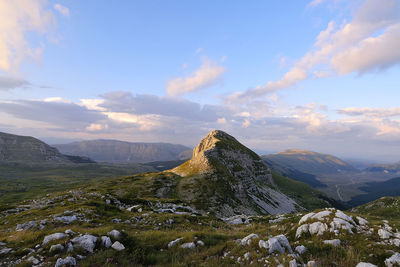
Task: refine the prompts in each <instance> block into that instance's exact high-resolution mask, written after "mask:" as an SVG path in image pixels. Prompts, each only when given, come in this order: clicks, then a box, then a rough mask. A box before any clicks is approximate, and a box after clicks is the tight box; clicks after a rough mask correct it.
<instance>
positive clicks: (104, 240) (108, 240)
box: [101, 236, 112, 248]
mask: <svg viewBox="0 0 400 267" xmlns="http://www.w3.org/2000/svg"><path fill="white" fill-rule="evenodd" d="M101 244H102V245H103V246H104V247H105V248H109V247H111V245H112V242H111V238H109V237H108V236H102V237H101Z"/></svg>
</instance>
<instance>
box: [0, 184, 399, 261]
mask: <svg viewBox="0 0 400 267" xmlns="http://www.w3.org/2000/svg"><path fill="white" fill-rule="evenodd" d="M397 228H399V221H398V220H390V221H387V220H385V218H384V217H378V216H376V217H374V216H372V215H370V214H369V215H367V216H364V215H363V214H357V213H349V212H342V211H339V210H336V209H333V208H328V209H320V210H316V211H314V212H311V213H307V212H305V213H298V214H283V215H275V216H261V217H258V216H255V217H247V216H235V217H231V218H216V217H214V216H212V215H207V214H199V213H198V212H197V211H196V210H194V209H193V208H191V207H189V206H187V205H185V204H184V203H178V202H175V203H173V202H171V201H168V200H162V199H161V200H160V199H135V200H132V201H129V203H124V202H123V201H121V200H119V199H118V197H117V196H116V195H110V194H108V193H106V192H104V191H96V190H93V189H91V188H82V189H79V190H71V191H67V192H64V193H57V194H52V195H48V196H46V197H44V198H41V199H36V200H34V201H26V202H23V203H21V204H20V205H17V206H7V207H2V211H1V213H0V266H13V265H16V266H74V265H76V266H149V265H161V266H188V265H190V266H232V265H241V266H291V267H292V266H359V267H362V266H370V267H371V266H400V265H399V264H400V254H399V252H400V248H399V246H400V232H398V230H397ZM362 263H364V264H362ZM368 264H372V265H368ZM396 264H398V265H396Z"/></svg>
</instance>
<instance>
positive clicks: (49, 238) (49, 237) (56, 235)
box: [42, 233, 68, 245]
mask: <svg viewBox="0 0 400 267" xmlns="http://www.w3.org/2000/svg"><path fill="white" fill-rule="evenodd" d="M67 236H68V235H66V234H64V233H54V234H51V235H47V236H45V237H44V239H43V243H42V245H46V244H47V243H49V242H50V241H53V240H59V239H63V238H66V237H67Z"/></svg>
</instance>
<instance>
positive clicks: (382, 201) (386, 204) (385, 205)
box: [351, 196, 400, 220]
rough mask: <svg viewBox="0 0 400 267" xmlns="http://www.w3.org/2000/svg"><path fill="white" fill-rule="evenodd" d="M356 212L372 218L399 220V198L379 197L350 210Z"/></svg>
mask: <svg viewBox="0 0 400 267" xmlns="http://www.w3.org/2000/svg"><path fill="white" fill-rule="evenodd" d="M351 211H352V212H357V213H361V214H365V215H368V216H374V217H384V218H386V219H388V220H393V219H396V220H400V197H389V196H386V197H381V198H379V199H377V200H374V201H371V202H368V203H366V204H363V205H361V206H358V207H355V208H352V209H351Z"/></svg>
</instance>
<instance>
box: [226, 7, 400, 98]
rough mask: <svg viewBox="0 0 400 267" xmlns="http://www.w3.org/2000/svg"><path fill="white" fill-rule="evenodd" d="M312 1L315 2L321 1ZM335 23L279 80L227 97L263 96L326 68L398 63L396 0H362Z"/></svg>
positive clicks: (371, 67)
mask: <svg viewBox="0 0 400 267" xmlns="http://www.w3.org/2000/svg"><path fill="white" fill-rule="evenodd" d="M313 2H315V4H317V3H319V2H321V1H313ZM313 2H312V3H313ZM339 25H341V26H339V27H338V28H337V27H336V26H335V23H334V22H333V21H331V22H330V23H329V24H328V26H327V28H326V29H325V30H323V31H321V32H320V33H319V35H318V36H317V39H316V42H315V44H314V46H313V48H312V49H311V50H310V51H309V52H307V53H306V54H305V55H304V56H303V57H302V58H301V59H300V60H299V61H298V62H296V63H295V64H294V65H293V66H292V68H290V69H289V71H288V72H287V73H286V74H284V75H283V77H282V78H281V79H280V80H277V81H269V82H267V84H266V85H264V86H258V87H256V88H252V89H249V90H247V91H244V92H235V93H233V94H231V95H230V97H229V99H230V100H237V101H242V102H243V101H246V100H247V101H248V100H249V99H252V98H258V97H263V96H264V95H266V94H268V93H272V92H275V91H277V90H281V89H286V88H288V87H292V86H294V85H296V84H298V83H299V82H301V81H303V80H305V79H307V78H309V77H314V78H323V77H326V76H328V75H329V74H330V71H333V72H335V73H336V74H338V75H343V74H346V73H350V72H359V73H365V72H368V71H373V70H377V69H378V70H382V69H385V68H388V67H390V66H393V65H395V64H398V63H400V51H399V49H398V47H400V1H399V0H386V1H380V0H366V1H364V2H363V4H362V5H361V6H360V7H359V8H358V9H357V11H356V12H355V15H354V17H353V19H352V20H351V21H350V22H346V21H343V22H342V24H339ZM321 68H322V69H321ZM311 74H312V75H311Z"/></svg>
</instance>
